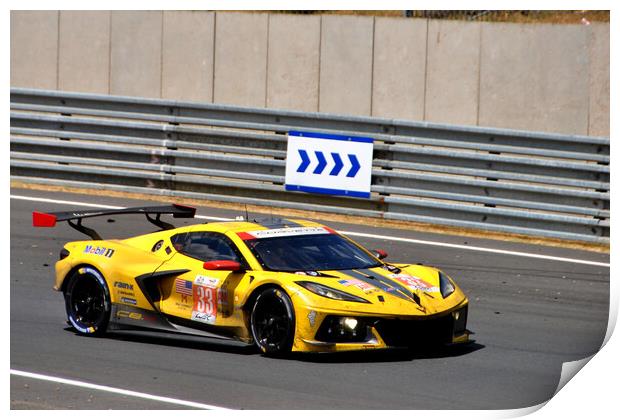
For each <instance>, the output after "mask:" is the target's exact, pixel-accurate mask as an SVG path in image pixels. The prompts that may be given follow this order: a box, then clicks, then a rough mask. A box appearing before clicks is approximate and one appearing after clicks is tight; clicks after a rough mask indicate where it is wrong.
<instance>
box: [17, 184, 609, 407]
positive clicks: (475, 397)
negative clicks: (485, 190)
mask: <svg viewBox="0 0 620 420" xmlns="http://www.w3.org/2000/svg"><path fill="white" fill-rule="evenodd" d="M11 194H12V195H15V196H28V197H41V198H48V199H55V200H70V201H81V202H86V203H96V204H104V205H116V206H133V205H143V204H152V202H151V203H149V202H147V201H140V200H129V199H122V198H112V197H105V196H86V195H77V194H67V193H56V192H54V193H52V192H43V191H34V190H17V189H13V190H12V191H11ZM75 207H76V206H71V205H65V204H53V203H45V202H37V201H26V200H22V199H13V198H12V199H11V244H10V247H11V256H10V259H11V275H10V278H11V290H10V293H11V302H10V303H11V305H10V306H11V308H10V314H11V315H10V328H11V329H10V338H11V343H10V366H11V369H12V370H15V371H23V372H29V373H35V374H42V375H49V376H52V377H57V378H63V379H69V380H76V381H83V382H86V383H90V384H97V385H103V386H108V387H115V388H120V389H124V390H130V391H134V392H140V393H145V394H149V395H154V396H161V397H168V398H174V399H179V400H183V401H190V402H194V403H200V404H204V405H205V406H215V407H225V408H232V409H515V408H523V407H528V406H532V405H536V404H539V403H541V402H544V401H546V400H548V399H549V398H550V397H551V396H552V395H553V393H554V391H555V389H556V387H557V385H558V381H559V378H560V373H561V368H562V363H563V362H567V361H573V360H578V359H582V358H584V357H587V356H590V355H592V354H593V353H595V352H596V351H597V350H598V349H599V348H600V346H601V344H602V341H603V338H604V336H605V331H606V328H607V319H608V311H609V291H610V290H609V268H608V267H606V266H604V265H592V264H584V263H575V262H565V261H554V260H547V259H537V258H531V257H523V256H519V255H505V254H498V253H491V252H486V251H479V250H471V249H460V248H446V247H441V246H435V245H429V244H412V243H406V242H402V241H394V240H383V239H372V238H363V237H356V238H355V239H356V240H358V241H359V242H361V243H362V244H363V245H365V246H367V247H368V248H383V249H386V250H387V251H388V253H389V254H390V255H389V257H388V261H393V262H421V263H424V264H428V265H434V266H437V267H440V268H442V269H444V270H445V271H446V272H448V274H450V275H451V276H452V277H453V278H454V279H455V280H456V281H457V282H458V283H459V285H460V286H461V287H462V288H463V289H464V291H465V293H466V294H467V295H468V297H469V299H470V307H469V321H468V328H469V329H470V330H473V331H475V333H476V334H475V335H474V336H473V338H474V339H475V340H476V342H475V343H474V344H472V345H469V346H465V347H455V348H446V349H440V350H434V351H417V352H401V351H399V352H395V351H383V352H370V353H368V352H367V353H341V354H333V355H311V356H294V357H292V358H289V359H285V360H281V359H270V358H267V357H264V356H262V355H260V354H259V353H258V352H257V351H256V350H255V349H254V348H253V347H250V346H245V345H237V344H231V343H230V342H224V341H217V340H205V339H197V338H182V339H179V338H177V336H165V337H159V336H152V335H139V336H138V335H127V334H123V335H121V334H116V335H112V336H108V337H105V338H92V337H83V336H80V335H77V334H76V333H74V332H73V331H72V330H71V329H69V328H68V327H67V325H66V323H65V319H66V318H65V312H64V304H63V299H62V295H61V294H60V293H58V292H55V291H53V290H52V284H53V277H54V274H53V266H54V263H55V261H56V259H57V255H58V252H59V250H60V249H61V248H62V245H63V244H64V243H66V242H69V241H72V240H81V239H82V236H81V234H80V233H78V232H76V231H74V230H72V229H71V228H70V227H68V226H67V225H66V224H62V225H59V226H57V227H56V228H54V229H35V228H33V227H32V225H31V212H32V211H33V210H39V211H63V210H71V209H75ZM197 214H200V215H209V216H216V217H234V216H236V215H237V214H238V212H235V211H230V210H222V209H214V208H206V207H200V208H199V209H198V213H197ZM251 216H252V215H251ZM177 222H178V220H177ZM90 225H92V226H94V227H95V228H96V229H97V230H98V231H99V232H100V233H102V234H103V236H104V237H108V238H112V237H117V238H123V237H127V236H130V235H134V234H139V233H145V232H147V231H148V230H149V229H150V227H151V225H150V224H148V222H146V221H145V220H144V221H143V217H141V216H138V215H135V216H133V215H132V216H114V217H112V218H102V220H97V221H96V222H93V223H90ZM329 225H330V226H332V227H334V228H336V229H338V230H343V231H351V232H360V233H370V234H378V235H387V236H395V237H406V238H415V239H421V240H426V241H436V242H442V243H447V244H456V245H463V244H467V245H469V246H478V247H486V248H493V249H501V250H508V251H517V252H525V253H533V254H538V255H551V256H557V257H563V258H570V259H578V260H586V261H592V262H595V263H596V262H598V263H609V255H607V254H598V253H590V252H585V251H576V250H568V249H561V248H551V247H544V246H538V245H527V244H515V243H509V242H499V241H491V240H484V239H474V238H464V237H458V236H448V235H437V234H430V233H420V232H414V231H407V230H397V229H393V230H392V229H383V228H373V227H368V226H360V225H351V224H343V223H329ZM10 390H11V391H10V393H11V394H10V397H11V408H12V409H182V408H191V407H187V406H185V405H183V404H175V403H170V402H166V401H160V400H156V399H155V400H153V399H146V398H142V397H136V396H131V395H124V394H118V393H112V392H107V391H102V390H97V389H89V388H83V387H77V386H74V385H68V384H64V383H58V382H54V381H45V380H40V379H34V378H30V377H23V376H18V375H15V374H12V375H11V384H10Z"/></svg>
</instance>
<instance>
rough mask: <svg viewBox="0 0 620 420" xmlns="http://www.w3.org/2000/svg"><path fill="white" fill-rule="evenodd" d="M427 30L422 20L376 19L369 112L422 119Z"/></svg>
mask: <svg viewBox="0 0 620 420" xmlns="http://www.w3.org/2000/svg"><path fill="white" fill-rule="evenodd" d="M427 30H428V22H427V21H426V20H422V19H398V18H376V19H375V37H374V45H375V48H374V66H373V85H372V115H375V116H378V117H388V118H403V119H409V120H422V119H424V90H425V87H424V86H425V81H424V79H425V76H426V31H427ZM378 46H381V47H380V48H377V47H378Z"/></svg>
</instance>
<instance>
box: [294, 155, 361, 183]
mask: <svg viewBox="0 0 620 420" xmlns="http://www.w3.org/2000/svg"><path fill="white" fill-rule="evenodd" d="M298 152H299V156H300V157H301V164H300V165H299V167H298V168H297V172H300V173H304V172H306V170H307V169H308V167H309V166H310V163H312V161H311V160H310V156H308V152H307V151H305V150H304V149H298ZM314 155H315V156H316V160H317V165H316V167H315V168H314V170H313V171H312V173H313V174H316V175H320V174H322V173H323V171H324V170H325V168H326V167H327V159H325V154H324V153H323V152H321V151H319V150H315V151H314ZM331 155H332V159H333V160H334V167H333V168H332V170H331V171H330V172H329V174H330V175H331V176H338V174H339V173H340V172H341V171H342V168H344V164H343V163H342V158H341V157H340V154H339V153H335V152H331ZM347 157H348V158H349V162H351V169H349V172H347V178H354V177H355V175H357V173H358V172H359V170H360V168H361V165H360V162H359V160H358V159H357V156H356V155H354V154H352V153H349V154H347Z"/></svg>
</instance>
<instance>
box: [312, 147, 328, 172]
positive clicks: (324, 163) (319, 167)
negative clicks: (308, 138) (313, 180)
mask: <svg viewBox="0 0 620 420" xmlns="http://www.w3.org/2000/svg"><path fill="white" fill-rule="evenodd" d="M314 154H315V155H316V158H317V159H318V160H319V164H318V165H316V168H314V171H313V172H312V173H313V174H320V173H322V172H323V169H325V167H326V166H327V160H325V155H324V154H323V152H319V151H316V152H314Z"/></svg>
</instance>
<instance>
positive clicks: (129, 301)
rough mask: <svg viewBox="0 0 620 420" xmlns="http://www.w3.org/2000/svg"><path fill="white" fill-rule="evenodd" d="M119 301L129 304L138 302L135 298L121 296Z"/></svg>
mask: <svg viewBox="0 0 620 420" xmlns="http://www.w3.org/2000/svg"><path fill="white" fill-rule="evenodd" d="M121 302H123V303H128V304H130V305H137V304H138V302H137V301H136V300H135V299H132V298H127V297H122V298H121Z"/></svg>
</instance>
